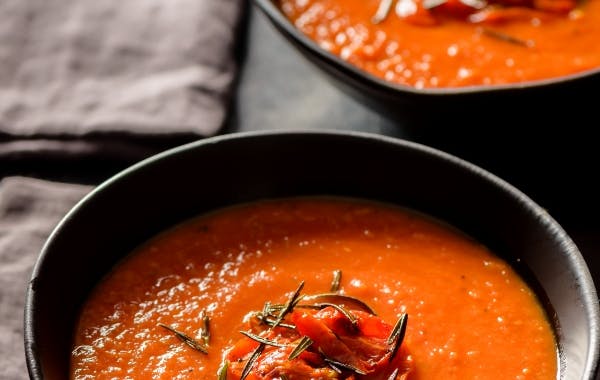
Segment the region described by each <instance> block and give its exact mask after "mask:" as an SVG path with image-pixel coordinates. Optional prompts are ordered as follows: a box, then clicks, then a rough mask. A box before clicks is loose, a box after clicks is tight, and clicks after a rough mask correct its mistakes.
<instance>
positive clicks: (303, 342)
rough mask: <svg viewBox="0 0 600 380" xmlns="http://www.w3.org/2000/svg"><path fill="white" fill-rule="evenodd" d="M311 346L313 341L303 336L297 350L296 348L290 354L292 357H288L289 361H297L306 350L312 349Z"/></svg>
mask: <svg viewBox="0 0 600 380" xmlns="http://www.w3.org/2000/svg"><path fill="white" fill-rule="evenodd" d="M311 344H313V341H312V339H310V338H309V337H307V336H303V337H302V338H301V339H300V341H299V342H298V344H297V345H296V348H294V350H293V351H292V352H291V353H290V356H288V360H294V359H296V358H297V357H298V356H299V355H300V354H301V353H302V352H304V350H306V349H307V348H308V347H310V345H311Z"/></svg>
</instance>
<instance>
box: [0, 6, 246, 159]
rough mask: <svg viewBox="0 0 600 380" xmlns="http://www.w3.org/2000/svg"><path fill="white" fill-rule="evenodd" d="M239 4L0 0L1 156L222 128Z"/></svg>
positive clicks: (232, 69) (196, 133) (233, 67)
mask: <svg viewBox="0 0 600 380" xmlns="http://www.w3.org/2000/svg"><path fill="white" fill-rule="evenodd" d="M242 4H243V1H242V0H170V1H161V0H102V1H85V0H84V1H81V0H3V1H0V158H2V156H7V155H13V156H14V155H15V154H19V153H20V152H21V149H25V150H26V152H30V151H32V146H35V145H37V146H39V147H40V148H42V149H45V151H46V154H48V152H49V150H50V149H52V151H51V153H54V154H61V153H62V152H64V150H65V149H66V150H67V151H68V152H69V154H73V153H78V152H79V151H80V150H81V149H83V153H86V152H89V151H90V149H92V150H94V149H96V150H101V149H103V147H106V146H107V145H110V144H111V140H106V137H107V136H109V137H110V138H114V136H117V138H118V139H120V140H121V141H127V140H128V139H131V140H134V141H137V142H139V141H140V139H156V138H168V137H173V136H188V137H189V138H190V139H193V138H198V137H205V136H210V135H213V134H215V133H217V132H218V131H219V129H220V128H221V127H222V125H223V122H224V120H225V118H226V106H227V102H228V98H229V95H230V93H231V88H232V86H233V83H234V79H235V74H236V61H235V59H234V54H233V51H234V48H235V43H236V33H237V28H236V26H237V25H238V21H239V19H240V16H241V14H242V9H243V7H242V6H241V5H242ZM81 138H86V142H87V145H82V143H81V140H80V139H81ZM19 139H21V140H23V139H25V140H27V143H26V144H19V143H15V141H14V140H19ZM49 139H52V140H56V141H54V145H49V144H48V140H49ZM94 143H96V145H97V146H96V147H90V144H94ZM48 146H50V148H48ZM33 150H34V151H35V148H34V149H33ZM0 165H1V162H0Z"/></svg>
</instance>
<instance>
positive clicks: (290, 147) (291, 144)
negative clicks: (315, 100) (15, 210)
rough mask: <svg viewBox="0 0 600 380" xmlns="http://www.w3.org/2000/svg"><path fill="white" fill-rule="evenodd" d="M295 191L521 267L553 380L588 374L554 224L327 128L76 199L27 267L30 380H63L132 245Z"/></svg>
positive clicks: (486, 181) (455, 162) (153, 172)
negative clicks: (85, 312)
mask: <svg viewBox="0 0 600 380" xmlns="http://www.w3.org/2000/svg"><path fill="white" fill-rule="evenodd" d="M297 195H340V196H350V197H358V198H367V199H374V200H380V201H385V202H390V203H395V204H399V205H402V206H405V207H410V208H413V209H416V210H419V211H421V212H424V213H426V214H429V215H431V216H434V217H436V218H439V219H442V220H444V221H446V222H448V223H450V224H452V225H454V226H456V227H458V228H460V229H462V230H463V231H465V232H466V233H468V234H470V235H471V236H473V237H475V238H476V239H477V240H479V241H481V242H482V243H484V244H486V245H487V246H489V247H490V248H491V249H492V250H493V251H495V252H497V253H498V254H500V255H502V256H504V257H505V258H506V259H508V260H509V261H511V262H517V261H518V260H519V261H521V262H522V263H523V264H525V266H526V267H527V268H528V269H529V270H530V271H531V278H530V280H531V281H532V284H534V285H535V286H538V285H539V286H540V289H541V291H542V293H540V295H541V296H542V298H543V299H545V300H546V301H547V305H546V306H547V311H548V312H549V313H550V314H551V316H552V318H554V322H555V328H556V331H557V335H558V339H559V344H560V351H561V364H560V370H561V377H560V378H561V379H573V380H575V379H589V380H592V379H593V378H594V375H595V372H596V370H597V365H598V355H599V347H598V344H599V335H600V333H599V330H598V325H599V324H598V323H599V321H600V316H599V311H598V302H597V297H596V290H595V287H594V284H593V282H592V279H591V276H590V274H589V271H588V268H587V266H586V264H585V262H584V261H583V259H582V256H581V254H580V253H579V251H578V249H577V247H576V246H575V245H574V244H573V243H572V241H571V240H570V238H569V237H568V236H567V235H566V233H565V232H564V231H563V229H562V228H561V227H560V226H559V225H558V224H557V223H556V222H555V221H554V219H552V218H551V217H550V216H549V215H548V214H547V213H546V212H545V211H544V210H542V209H541V208H540V207H539V206H537V204H535V203H534V202H533V201H532V200H530V199H529V198H528V197H526V196H525V195H524V194H522V193H521V192H519V191H518V190H516V189H515V188H513V187H512V186H510V185H509V184H507V183H505V182H504V181H502V180H500V179H498V178H497V177H495V176H493V175H491V174H489V173H488V172H485V171H483V170H481V169H480V168H478V167H475V166H473V165H471V164H469V163H467V162H465V161H462V160H460V159H458V158H455V157H453V156H449V155H447V154H445V153H442V152H439V151H437V150H433V149H431V148H427V147H425V146H422V145H418V144H414V143H409V142H405V141H402V140H397V139H391V138H386V137H383V136H378V135H370V134H364V133H348V132H346V133H343V132H332V131H330V132H328V131H321V132H315V131H312V132H309V131H304V132H303V131H297V132H261V133H256V132H255V133H240V134H230V135H225V136H221V137H215V138H210V139H205V140H201V141H198V142H196V143H192V144H189V145H185V146H183V147H180V148H176V149H173V150H170V151H168V152H165V153H163V154H160V155H158V156H155V157H152V158H150V159H148V160H145V161H143V162H141V163H139V164H137V165H135V166H133V167H132V168H130V169H128V170H126V171H124V172H122V173H120V174H118V175H117V176H115V177H113V178H112V179H110V180H109V181H107V182H105V183H104V184H102V185H100V186H99V187H98V188H97V189H95V190H94V191H93V192H92V193H91V194H90V195H88V196H87V197H86V198H84V200H83V201H81V202H80V203H79V204H78V205H77V206H76V207H75V208H74V209H73V210H72V211H71V212H70V213H69V214H68V215H67V216H66V217H65V218H64V219H63V221H62V222H61V223H60V225H59V226H58V227H57V229H56V230H55V231H54V232H53V234H52V235H51V236H50V238H49V239H48V241H47V243H46V245H45V247H44V249H43V251H42V254H41V256H40V259H39V261H38V263H37V264H36V267H35V268H34V272H33V275H32V280H31V282H30V286H29V289H28V294H27V303H26V310H25V314H26V315H25V348H26V356H27V364H28V368H29V372H30V376H31V378H32V379H42V378H43V379H64V378H67V377H68V374H69V357H70V350H71V337H72V332H73V325H74V322H75V320H76V318H77V314H78V310H79V307H80V306H81V304H82V302H83V301H84V300H85V298H86V296H87V294H88V293H89V291H90V290H91V289H92V287H93V286H94V285H95V284H96V283H97V281H99V280H100V279H101V278H102V276H103V275H104V274H105V273H106V272H107V271H109V270H110V268H111V267H112V266H113V265H114V264H115V263H116V262H118V261H119V260H120V259H121V258H122V257H123V256H124V255H126V254H128V253H129V252H130V251H131V250H132V249H133V248H135V247H136V246H138V245H139V244H140V243H142V242H144V241H145V240H147V239H149V238H150V237H152V236H154V235H155V234H156V233H158V232H160V231H162V230H163V229H165V228H168V227H170V226H172V225H174V224H176V223H178V222H180V221H182V220H184V219H187V218H190V217H192V216H195V215H197V214H200V213H203V212H206V211H209V210H213V209H216V208H220V207H223V206H227V205H231V204H235V203H239V202H247V201H252V200H258V199H265V198H275V197H286V196H297Z"/></svg>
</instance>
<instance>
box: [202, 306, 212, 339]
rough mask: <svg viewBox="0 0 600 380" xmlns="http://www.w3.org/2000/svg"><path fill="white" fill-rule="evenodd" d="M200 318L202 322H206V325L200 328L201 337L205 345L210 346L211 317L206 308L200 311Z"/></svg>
mask: <svg viewBox="0 0 600 380" xmlns="http://www.w3.org/2000/svg"><path fill="white" fill-rule="evenodd" d="M200 318H202V322H203V323H204V327H203V328H202V329H200V338H201V339H202V341H203V342H204V345H205V346H208V344H209V343H210V318H209V317H208V314H206V310H202V311H201V312H200Z"/></svg>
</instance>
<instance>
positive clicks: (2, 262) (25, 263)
mask: <svg viewBox="0 0 600 380" xmlns="http://www.w3.org/2000/svg"><path fill="white" fill-rule="evenodd" d="M90 189H91V187H90V186H85V185H75V184H65V183H54V182H48V181H42V180H37V179H33V178H20V177H11V178H5V179H3V180H2V181H0V379H3V380H23V379H27V369H26V366H25V353H24V348H23V347H24V344H23V308H24V305H25V292H26V289H27V283H28V282H29V279H30V276H31V270H32V268H33V265H34V263H35V260H36V259H37V257H38V254H39V252H40V249H41V248H42V245H43V244H44V241H45V239H46V237H47V236H48V235H49V234H50V232H51V231H52V229H53V228H54V227H55V226H56V224H57V223H58V221H59V220H60V219H61V218H62V217H63V216H64V215H65V214H66V213H67V211H68V210H69V209H70V208H71V207H73V205H75V203H76V202H77V201H79V200H80V199H81V198H83V196H84V195H85V194H86V193H87V192H88V191H89V190H90Z"/></svg>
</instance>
